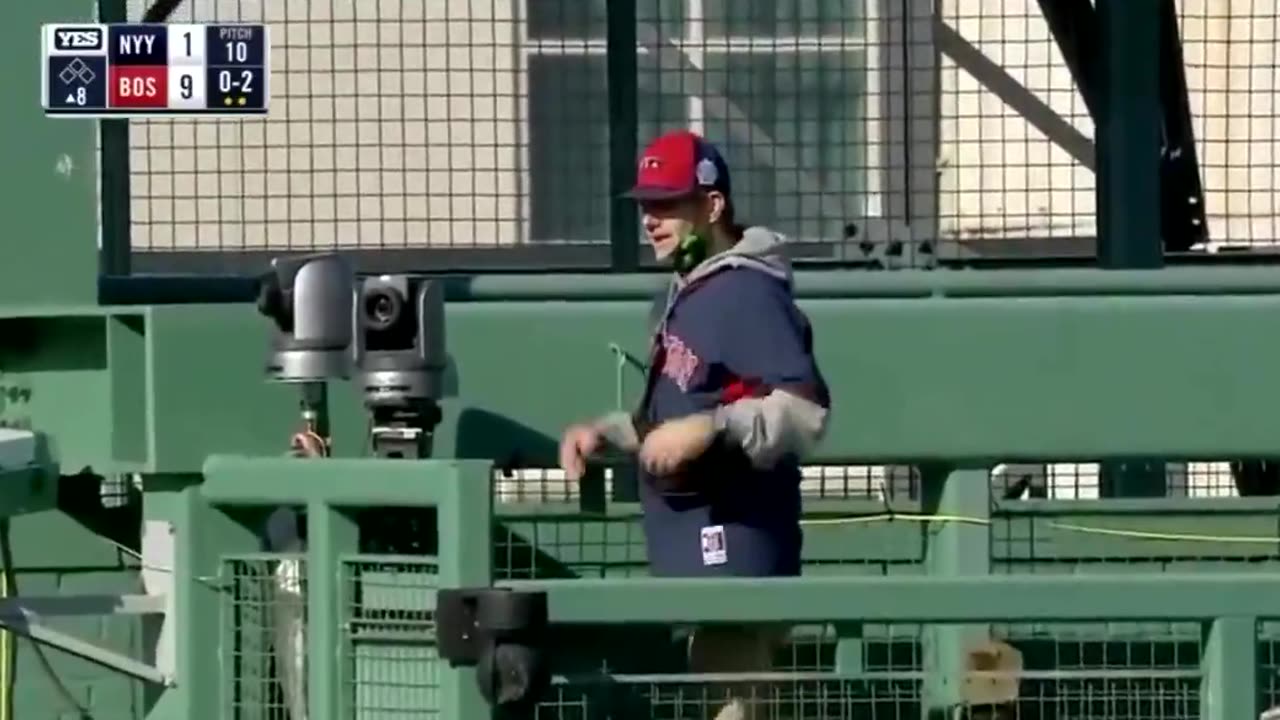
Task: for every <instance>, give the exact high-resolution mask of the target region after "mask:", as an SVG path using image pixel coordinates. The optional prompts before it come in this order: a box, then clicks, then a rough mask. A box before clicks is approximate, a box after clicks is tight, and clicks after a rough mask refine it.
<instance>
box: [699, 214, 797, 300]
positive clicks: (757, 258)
mask: <svg viewBox="0 0 1280 720" xmlns="http://www.w3.org/2000/svg"><path fill="white" fill-rule="evenodd" d="M786 244H787V238H786V236H784V235H783V234H782V233H778V232H774V231H773V230H770V229H769V228H767V227H763V226H759V225H756V226H752V227H749V228H747V229H746V230H745V231H744V232H743V234H742V239H741V240H739V241H738V242H737V244H735V245H734V246H733V247H732V248H729V249H728V250H726V251H724V252H722V253H719V254H718V255H713V256H712V257H709V258H707V259H706V260H703V261H702V263H701V264H699V265H698V266H697V267H695V268H694V269H693V270H691V271H689V274H688V275H686V276H685V277H684V278H683V280H682V281H681V282H680V283H679V284H681V285H687V284H688V283H691V282H693V281H695V280H697V279H699V278H703V277H706V276H707V275H710V274H712V273H714V272H717V271H719V270H724V269H727V268H731V267H746V268H751V269H753V270H758V271H760V272H763V273H767V274H769V275H772V276H773V277H776V278H778V279H779V280H781V281H783V282H784V283H786V284H787V287H790V286H791V262H790V260H788V259H787V255H786Z"/></svg>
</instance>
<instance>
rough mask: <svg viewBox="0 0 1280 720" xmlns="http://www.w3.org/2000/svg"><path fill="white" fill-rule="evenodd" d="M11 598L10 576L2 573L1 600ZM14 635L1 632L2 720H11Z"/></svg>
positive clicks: (0, 684)
mask: <svg viewBox="0 0 1280 720" xmlns="http://www.w3.org/2000/svg"><path fill="white" fill-rule="evenodd" d="M8 597H9V578H8V574H7V573H4V572H0V599H7V598H8ZM12 647H13V635H12V634H11V633H10V632H9V631H8V630H0V720H10V714H11V713H10V709H11V708H10V707H9V705H10V702H11V700H10V698H9V688H10V687H11V686H12V679H13V665H12V664H11V663H10V662H9V655H10V654H11V652H12V650H11V649H12Z"/></svg>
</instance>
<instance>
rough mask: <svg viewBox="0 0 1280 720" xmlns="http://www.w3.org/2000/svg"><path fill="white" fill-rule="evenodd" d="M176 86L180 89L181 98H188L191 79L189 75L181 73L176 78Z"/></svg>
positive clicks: (190, 89)
mask: <svg viewBox="0 0 1280 720" xmlns="http://www.w3.org/2000/svg"><path fill="white" fill-rule="evenodd" d="M178 87H179V88H181V89H182V99H183V100H190V99H191V91H192V81H191V76H190V75H183V76H182V77H181V78H179V79H178Z"/></svg>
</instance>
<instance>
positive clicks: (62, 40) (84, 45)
mask: <svg viewBox="0 0 1280 720" xmlns="http://www.w3.org/2000/svg"><path fill="white" fill-rule="evenodd" d="M103 35H104V33H103V32H102V28H96V27H69V28H54V30H53V49H55V50H64V51H65V50H101V49H102V48H103V47H104V46H105V45H106V38H105V37H103Z"/></svg>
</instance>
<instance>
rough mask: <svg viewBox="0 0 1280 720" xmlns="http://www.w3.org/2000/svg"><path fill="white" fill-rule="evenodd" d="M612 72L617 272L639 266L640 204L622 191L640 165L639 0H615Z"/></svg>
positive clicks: (612, 222) (612, 224) (612, 237)
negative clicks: (637, 44)
mask: <svg viewBox="0 0 1280 720" xmlns="http://www.w3.org/2000/svg"><path fill="white" fill-rule="evenodd" d="M605 42H606V45H607V53H608V74H609V80H608V83H609V192H610V196H609V244H610V261H611V262H610V266H611V269H612V270H613V271H614V272H632V271H634V270H635V269H636V268H637V267H638V265H639V259H640V239H639V234H638V232H637V229H636V228H637V222H638V217H637V214H636V206H635V203H634V202H632V201H631V200H630V199H629V198H625V197H622V193H624V192H626V191H627V189H629V188H630V187H631V183H632V182H633V181H634V180H635V167H636V144H637V141H636V135H637V133H638V130H637V118H636V106H637V105H638V104H639V103H638V100H637V94H638V91H637V85H638V83H639V79H638V77H637V75H636V0H609V9H608V33H607V35H606V40H605Z"/></svg>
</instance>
